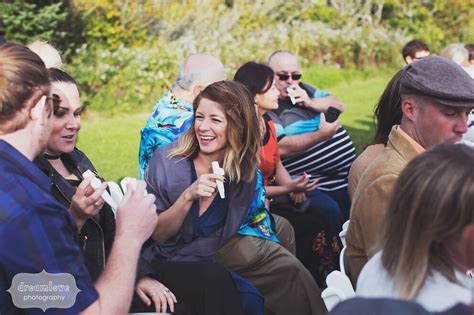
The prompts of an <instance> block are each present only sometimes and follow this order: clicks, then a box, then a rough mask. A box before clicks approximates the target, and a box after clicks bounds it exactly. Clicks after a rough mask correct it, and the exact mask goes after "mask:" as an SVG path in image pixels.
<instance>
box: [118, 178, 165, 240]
mask: <svg viewBox="0 0 474 315" xmlns="http://www.w3.org/2000/svg"><path fill="white" fill-rule="evenodd" d="M157 221H158V215H157V213H156V206H155V196H154V195H153V194H146V183H145V182H144V181H142V180H139V181H138V182H137V186H136V188H135V189H134V188H133V185H132V183H128V184H127V192H126V193H125V196H124V197H123V199H122V201H121V202H120V204H119V205H118V209H117V217H116V235H117V237H124V239H126V240H127V242H130V241H136V242H138V243H139V246H141V245H142V244H143V243H144V242H145V241H146V240H147V239H148V238H149V237H150V235H151V234H152V233H153V231H154V230H155V228H156V223H157Z"/></svg>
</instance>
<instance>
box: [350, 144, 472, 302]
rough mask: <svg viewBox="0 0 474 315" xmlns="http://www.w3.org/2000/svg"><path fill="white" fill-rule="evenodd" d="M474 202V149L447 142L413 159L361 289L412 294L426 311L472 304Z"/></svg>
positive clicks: (374, 294)
mask: <svg viewBox="0 0 474 315" xmlns="http://www.w3.org/2000/svg"><path fill="white" fill-rule="evenodd" d="M473 205H474V149H472V148H469V147H468V146H465V145H463V144H445V145H440V146H438V147H435V148H433V149H431V150H429V151H427V152H425V153H423V154H422V155H420V156H419V157H417V158H415V159H414V160H413V161H412V162H410V163H409V164H408V166H407V168H406V169H405V170H404V171H403V173H402V174H401V176H400V178H399V179H398V181H397V184H396V187H395V193H394V196H393V199H392V202H391V204H390V207H389V210H388V213H387V216H386V218H385V223H386V228H385V234H384V235H383V241H382V245H383V251H382V252H379V253H377V254H376V255H375V256H374V257H372V259H370V260H369V262H368V263H367V264H366V265H365V267H364V269H363V270H362V273H361V274H360V276H359V280H358V282H357V294H358V295H361V296H364V297H390V298H399V299H405V300H413V301H415V302H418V303H419V304H421V305H422V306H423V307H425V308H426V309H427V310H429V311H442V310H445V309H448V308H450V307H452V306H454V305H456V304H457V303H464V304H470V303H472V286H473V283H472V279H469V278H468V276H467V275H466V271H467V270H468V269H470V268H472V267H474V252H473V246H474V207H473ZM466 253H467V254H466Z"/></svg>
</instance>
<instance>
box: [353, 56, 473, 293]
mask: <svg viewBox="0 0 474 315" xmlns="http://www.w3.org/2000/svg"><path fill="white" fill-rule="evenodd" d="M400 82H401V83H400V85H401V86H400V92H401V109H402V120H401V123H400V125H396V126H394V127H393V128H392V131H391V132H390V135H389V138H388V143H387V146H386V148H385V149H384V150H383V151H382V153H381V154H380V155H379V156H378V157H377V158H376V159H375V160H374V161H373V162H372V163H371V164H370V166H369V167H368V168H367V170H366V171H365V172H364V174H363V175H362V177H361V179H360V181H359V184H358V186H357V189H356V191H355V193H354V197H353V199H352V207H351V218H350V223H349V229H348V231H347V235H346V241H347V249H346V256H347V257H346V258H347V260H348V264H349V266H348V267H349V274H350V278H351V281H352V284H353V285H355V284H356V282H357V278H358V276H359V273H360V271H361V269H362V267H363V266H364V265H365V263H366V262H367V260H368V259H369V258H370V257H371V256H372V255H374V254H375V253H376V252H377V251H378V250H379V249H380V248H378V245H379V244H378V240H379V238H380V237H381V233H382V229H381V226H383V219H384V216H385V213H386V211H387V208H388V205H389V202H390V198H391V196H392V190H393V187H394V185H395V182H396V180H397V178H398V177H399V175H400V173H401V171H402V170H403V169H404V168H405V166H406V165H407V164H408V162H409V161H410V160H411V159H413V158H414V157H416V156H417V155H418V154H420V153H422V152H423V151H425V150H426V149H429V148H431V147H433V146H436V145H438V144H442V143H448V142H458V141H460V140H461V139H462V136H463V134H464V133H466V132H467V117H468V115H469V113H470V111H471V110H472V108H473V107H474V82H473V80H472V79H471V77H470V76H469V75H468V74H467V73H466V71H464V70H463V69H462V68H461V67H460V66H459V65H457V64H455V63H454V62H452V61H450V60H448V59H445V58H442V57H436V56H432V57H425V58H423V59H421V60H418V61H416V62H414V63H412V64H409V65H407V66H406V67H405V69H404V70H403V74H402V78H401V81H400Z"/></svg>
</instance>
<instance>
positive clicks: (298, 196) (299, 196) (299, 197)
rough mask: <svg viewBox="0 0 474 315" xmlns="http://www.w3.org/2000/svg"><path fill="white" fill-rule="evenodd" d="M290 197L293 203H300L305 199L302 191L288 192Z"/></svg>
mask: <svg viewBox="0 0 474 315" xmlns="http://www.w3.org/2000/svg"><path fill="white" fill-rule="evenodd" d="M290 199H291V200H292V201H293V203H294V204H300V203H303V202H305V201H306V194H305V193H304V192H302V191H301V192H295V193H290Z"/></svg>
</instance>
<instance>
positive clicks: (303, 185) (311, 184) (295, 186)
mask: <svg viewBox="0 0 474 315" xmlns="http://www.w3.org/2000/svg"><path fill="white" fill-rule="evenodd" d="M318 182H319V178H318V179H316V180H310V179H309V178H307V177H306V174H303V175H301V176H299V177H298V178H296V179H294V180H293V182H292V189H291V192H293V193H298V192H303V193H304V192H308V191H311V190H314V189H316V188H317V187H318Z"/></svg>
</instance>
